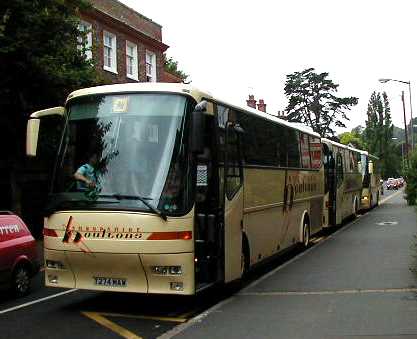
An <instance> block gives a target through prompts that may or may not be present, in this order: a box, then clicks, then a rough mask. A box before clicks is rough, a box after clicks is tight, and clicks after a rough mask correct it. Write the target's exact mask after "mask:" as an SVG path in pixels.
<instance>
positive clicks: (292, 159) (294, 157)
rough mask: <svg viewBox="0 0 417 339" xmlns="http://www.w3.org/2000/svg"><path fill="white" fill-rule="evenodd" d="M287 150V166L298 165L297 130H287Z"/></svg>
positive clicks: (297, 166)
mask: <svg viewBox="0 0 417 339" xmlns="http://www.w3.org/2000/svg"><path fill="white" fill-rule="evenodd" d="M287 145H288V147H287V152H288V167H295V168H299V167H300V148H299V141H298V131H296V130H293V129H288V130H287Z"/></svg>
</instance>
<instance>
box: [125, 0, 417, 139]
mask: <svg viewBox="0 0 417 339" xmlns="http://www.w3.org/2000/svg"><path fill="white" fill-rule="evenodd" d="M119 1H121V2H123V3H125V4H126V5H128V6H129V7H131V8H133V9H135V10H136V11H138V12H139V13H141V14H143V15H145V16H147V17H148V18H150V19H152V20H153V21H155V22H157V23H158V24H160V25H162V27H163V28H162V34H163V35H162V36H163V42H164V43H166V44H167V45H169V46H170V47H169V49H168V51H167V54H168V56H170V57H172V58H174V60H176V61H178V66H179V69H181V70H183V71H184V72H185V73H187V74H189V75H190V80H192V83H191V84H192V85H194V86H196V87H198V88H200V89H203V90H207V91H209V92H211V93H212V94H213V95H216V96H220V97H221V98H223V99H226V100H227V101H230V102H232V103H237V104H240V105H246V99H247V96H248V94H250V93H251V94H254V95H255V98H256V99H260V98H262V99H264V100H265V103H266V104H267V112H268V113H271V114H276V112H277V111H281V110H284V109H285V107H286V105H287V99H286V97H285V94H284V86H285V80H286V75H287V74H291V73H293V72H297V71H302V70H304V69H306V68H309V67H313V68H315V70H316V72H318V73H321V72H328V73H329V78H330V79H331V80H333V81H334V82H335V83H337V84H339V90H338V93H337V94H338V95H340V96H356V97H358V98H359V103H358V105H356V106H355V107H354V108H352V109H351V111H350V112H348V117H349V118H350V121H348V122H346V125H347V128H346V129H340V128H339V129H337V132H338V133H341V132H344V131H348V130H351V129H352V128H353V127H355V126H358V125H362V126H364V125H365V120H366V109H367V105H368V101H369V98H370V96H371V94H372V92H373V91H380V92H382V91H386V92H387V94H388V98H389V100H390V105H391V113H392V120H393V123H394V125H396V126H399V127H403V126H404V121H403V111H402V102H401V91H405V103H406V105H405V106H406V115H407V119H410V103H409V90H408V85H406V84H401V83H398V82H392V81H391V82H388V83H386V84H381V83H379V82H378V79H380V78H391V79H396V80H402V81H411V90H412V91H411V96H412V99H413V100H412V104H413V107H415V112H414V114H413V117H417V101H416V100H417V68H416V65H417V20H416V9H417V3H416V4H414V1H413V0H409V1H406V0H395V1H393V0H390V1H386V0H380V1H376V0H375V1H374V0H349V1H347V0H344V1H341V0H333V1H332V0H328V1H327V0H314V1H311V0H287V1H271V0H257V1H253V0H252V1H246V0H241V1H234V0H229V1H227V0H223V1H220V0H211V1H204V2H203V1H198V0H194V1H189V0H175V1H162V0H152V1H138V0H119Z"/></svg>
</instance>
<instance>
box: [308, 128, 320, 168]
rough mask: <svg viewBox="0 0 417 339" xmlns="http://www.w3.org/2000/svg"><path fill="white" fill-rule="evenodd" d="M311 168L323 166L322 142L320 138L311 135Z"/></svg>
mask: <svg viewBox="0 0 417 339" xmlns="http://www.w3.org/2000/svg"><path fill="white" fill-rule="evenodd" d="M309 140H310V157H311V168H314V169H319V168H320V166H321V143H320V139H319V138H316V137H312V136H309Z"/></svg>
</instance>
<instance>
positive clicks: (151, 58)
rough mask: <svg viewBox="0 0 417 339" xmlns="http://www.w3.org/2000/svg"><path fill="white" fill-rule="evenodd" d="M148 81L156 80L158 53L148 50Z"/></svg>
mask: <svg viewBox="0 0 417 339" xmlns="http://www.w3.org/2000/svg"><path fill="white" fill-rule="evenodd" d="M146 81H147V82H156V54H155V53H153V52H151V51H146Z"/></svg>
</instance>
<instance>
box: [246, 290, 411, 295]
mask: <svg viewBox="0 0 417 339" xmlns="http://www.w3.org/2000/svg"><path fill="white" fill-rule="evenodd" d="M405 292H417V288H382V289H352V290H336V291H287V292H285V291H282V292H242V293H238V295H244V296H268V297H269V296H291V295H335V294H364V293H405Z"/></svg>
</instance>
